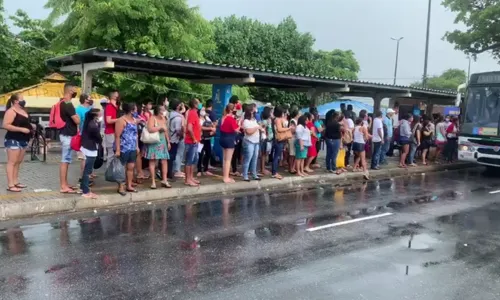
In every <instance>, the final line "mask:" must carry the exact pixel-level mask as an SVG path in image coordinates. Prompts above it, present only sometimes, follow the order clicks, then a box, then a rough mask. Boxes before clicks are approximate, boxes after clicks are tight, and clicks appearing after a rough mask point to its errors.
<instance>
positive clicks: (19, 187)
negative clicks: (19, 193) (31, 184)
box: [14, 183, 28, 189]
mask: <svg viewBox="0 0 500 300" xmlns="http://www.w3.org/2000/svg"><path fill="white" fill-rule="evenodd" d="M14 186H15V187H16V188H18V189H25V188H27V187H28V186H27V185H24V184H20V183H16V184H14Z"/></svg>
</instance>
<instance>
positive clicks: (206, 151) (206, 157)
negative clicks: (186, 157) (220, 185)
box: [197, 108, 215, 177]
mask: <svg viewBox="0 0 500 300" xmlns="http://www.w3.org/2000/svg"><path fill="white" fill-rule="evenodd" d="M200 125H201V142H202V143H203V148H202V149H201V152H200V157H199V158H198V174H197V176H198V177H200V176H201V175H206V176H212V175H214V174H212V173H211V172H210V171H209V170H208V164H209V162H210V158H211V157H212V137H213V136H214V135H215V125H214V123H213V122H212V120H211V119H210V116H209V115H208V114H207V111H206V109H205V108H202V109H200Z"/></svg>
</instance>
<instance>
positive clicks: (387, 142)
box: [380, 137, 392, 164]
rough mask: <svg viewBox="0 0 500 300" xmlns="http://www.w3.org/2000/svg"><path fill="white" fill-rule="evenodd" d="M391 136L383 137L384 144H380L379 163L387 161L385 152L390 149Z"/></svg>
mask: <svg viewBox="0 0 500 300" xmlns="http://www.w3.org/2000/svg"><path fill="white" fill-rule="evenodd" d="M391 143H392V137H389V138H387V137H386V138H385V140H384V144H383V145H382V150H381V151H380V163H381V164H385V163H387V153H389V150H390V149H391Z"/></svg>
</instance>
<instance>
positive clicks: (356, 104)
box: [300, 99, 373, 117]
mask: <svg viewBox="0 0 500 300" xmlns="http://www.w3.org/2000/svg"><path fill="white" fill-rule="evenodd" d="M341 103H345V105H346V107H347V105H349V104H350V105H352V107H353V110H354V112H356V114H359V111H361V110H363V109H365V110H366V111H368V113H373V106H371V105H368V104H366V103H363V102H360V101H355V100H349V99H341V100H336V101H333V102H330V103H326V104H322V105H320V106H318V113H319V115H320V117H324V116H325V115H326V113H327V112H328V111H330V110H332V109H335V111H340V104H341ZM300 111H301V112H303V113H304V112H308V111H309V107H307V108H303V109H301V110H300Z"/></svg>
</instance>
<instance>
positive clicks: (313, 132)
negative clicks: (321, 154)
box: [304, 113, 318, 173]
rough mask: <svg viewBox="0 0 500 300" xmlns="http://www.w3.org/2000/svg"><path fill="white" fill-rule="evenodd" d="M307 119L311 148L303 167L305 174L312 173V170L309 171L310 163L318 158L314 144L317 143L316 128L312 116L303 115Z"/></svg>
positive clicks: (308, 114)
mask: <svg viewBox="0 0 500 300" xmlns="http://www.w3.org/2000/svg"><path fill="white" fill-rule="evenodd" d="M304 115H305V116H306V118H307V122H306V127H307V128H308V129H309V130H310V131H311V144H312V145H311V147H309V149H308V150H307V161H306V165H305V166H304V171H305V172H307V173H313V172H314V171H313V169H311V162H312V161H313V159H314V158H315V157H316V156H318V150H317V149H316V142H317V141H318V137H317V135H316V132H317V131H316V126H314V116H313V115H312V114H310V113H305V114H304Z"/></svg>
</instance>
